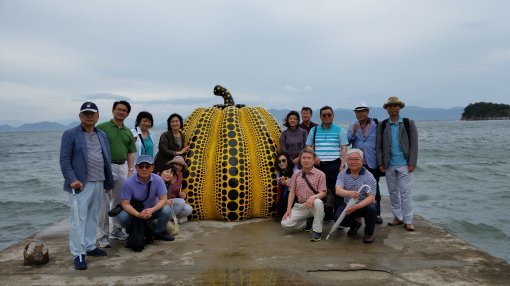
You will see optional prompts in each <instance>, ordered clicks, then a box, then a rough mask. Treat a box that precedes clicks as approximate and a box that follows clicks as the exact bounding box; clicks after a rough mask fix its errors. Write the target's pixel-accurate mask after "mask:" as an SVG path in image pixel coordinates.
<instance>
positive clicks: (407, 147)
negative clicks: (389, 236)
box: [377, 97, 418, 231]
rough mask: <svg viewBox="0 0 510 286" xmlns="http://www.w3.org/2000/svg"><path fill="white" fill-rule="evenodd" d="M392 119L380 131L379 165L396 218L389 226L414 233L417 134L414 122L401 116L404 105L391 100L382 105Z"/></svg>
mask: <svg viewBox="0 0 510 286" xmlns="http://www.w3.org/2000/svg"><path fill="white" fill-rule="evenodd" d="M383 107H384V109H386V110H387V112H388V115H389V118H388V119H385V120H384V121H383V122H382V123H381V124H380V125H379V126H378V128H377V134H378V136H377V165H378V166H379V169H380V170H381V171H382V172H386V183H387V185H388V192H389V193H390V202H391V211H392V212H393V216H394V219H393V221H391V222H388V225H390V226H396V225H401V224H403V225H404V228H405V229H406V230H408V231H414V225H413V205H412V193H411V186H412V183H413V175H412V172H413V171H414V170H415V168H416V163H417V160H418V131H417V130H416V125H415V123H414V121H413V120H409V119H408V118H403V117H401V116H400V110H401V109H402V108H404V107H405V103H404V102H403V101H402V100H400V99H399V98H398V97H390V98H388V100H387V101H386V102H385V103H384V105H383Z"/></svg>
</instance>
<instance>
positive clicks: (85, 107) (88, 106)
mask: <svg viewBox="0 0 510 286" xmlns="http://www.w3.org/2000/svg"><path fill="white" fill-rule="evenodd" d="M85 111H88V112H94V113H96V112H98V111H99V110H98V109H97V105H96V104H95V103H93V102H90V101H87V102H85V103H84V104H82V105H81V108H80V113H81V112H85Z"/></svg>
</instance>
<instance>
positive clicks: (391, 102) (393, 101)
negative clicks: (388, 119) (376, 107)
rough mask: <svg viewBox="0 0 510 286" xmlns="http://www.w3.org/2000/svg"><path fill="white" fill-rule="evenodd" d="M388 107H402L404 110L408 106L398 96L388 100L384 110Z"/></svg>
mask: <svg viewBox="0 0 510 286" xmlns="http://www.w3.org/2000/svg"><path fill="white" fill-rule="evenodd" d="M388 105H400V108H404V106H406V104H405V103H404V102H403V101H402V100H400V99H398V97H396V96H392V97H390V98H388V100H387V101H386V103H385V104H384V105H383V108H384V109H386V108H387V107H388Z"/></svg>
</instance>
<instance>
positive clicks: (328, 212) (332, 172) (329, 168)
mask: <svg viewBox="0 0 510 286" xmlns="http://www.w3.org/2000/svg"><path fill="white" fill-rule="evenodd" d="M341 163H342V162H341V160H340V158H338V159H336V160H334V161H321V163H320V165H319V166H318V167H317V169H319V170H321V171H322V172H324V174H326V186H327V188H328V189H329V190H331V191H332V192H333V194H335V185H336V179H337V177H338V173H339V171H340V164H341ZM343 204H344V198H342V197H339V196H337V195H336V194H335V205H334V207H333V208H324V220H331V219H333V214H334V213H335V211H336V210H337V209H338V207H340V206H341V205H343Z"/></svg>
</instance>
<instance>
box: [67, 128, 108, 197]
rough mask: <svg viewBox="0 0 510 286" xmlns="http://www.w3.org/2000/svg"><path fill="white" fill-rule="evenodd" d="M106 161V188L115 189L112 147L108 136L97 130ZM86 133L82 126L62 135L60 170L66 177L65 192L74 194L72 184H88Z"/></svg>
mask: <svg viewBox="0 0 510 286" xmlns="http://www.w3.org/2000/svg"><path fill="white" fill-rule="evenodd" d="M95 131H96V133H97V137H98V138H99V142H100V144H101V149H102V150H103V159H104V167H105V168H104V176H105V181H104V188H105V190H111V189H113V184H114V181H113V175H112V165H111V155H110V145H109V144H108V138H107V137H106V134H105V133H104V132H103V131H101V130H99V129H97V128H96V129H95ZM84 132H85V131H84V130H83V127H82V126H81V125H78V126H76V127H73V128H71V129H68V130H66V131H65V132H64V134H63V135H62V141H61V144H60V169H61V170H62V175H64V191H67V192H72V190H71V186H70V184H71V183H72V182H74V181H75V180H79V181H80V182H82V183H83V184H84V185H85V184H86V183H87V158H88V156H87V142H86V141H85V136H84V135H83V133H84Z"/></svg>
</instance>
